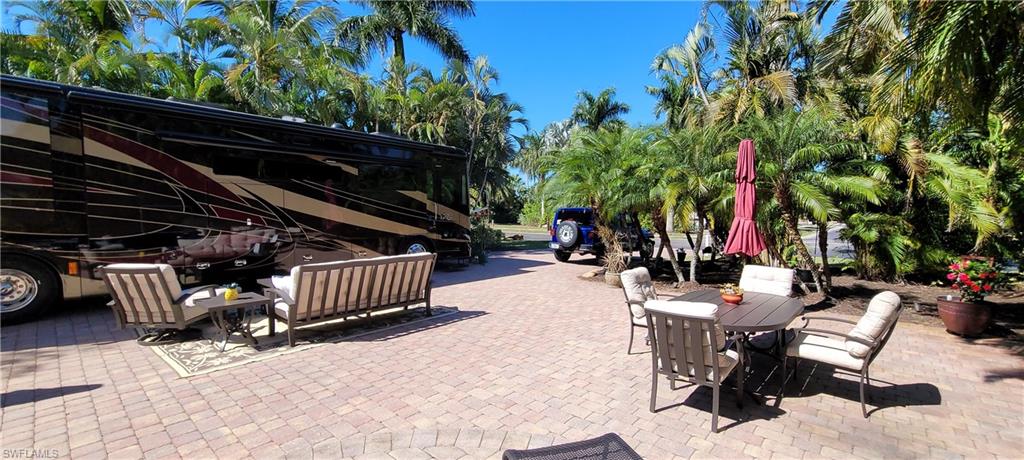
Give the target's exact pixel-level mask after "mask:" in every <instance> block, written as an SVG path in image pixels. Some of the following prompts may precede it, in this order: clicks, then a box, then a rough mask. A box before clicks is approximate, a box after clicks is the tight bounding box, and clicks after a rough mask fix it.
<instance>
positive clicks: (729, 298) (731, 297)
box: [722, 294, 743, 305]
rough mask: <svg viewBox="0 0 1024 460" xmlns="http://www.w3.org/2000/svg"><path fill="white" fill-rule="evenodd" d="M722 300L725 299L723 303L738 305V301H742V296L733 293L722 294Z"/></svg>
mask: <svg viewBox="0 0 1024 460" xmlns="http://www.w3.org/2000/svg"><path fill="white" fill-rule="evenodd" d="M722 300H723V301H725V303H731V304H733V305H739V303H740V302H742V301H743V296H741V295H735V294H722Z"/></svg>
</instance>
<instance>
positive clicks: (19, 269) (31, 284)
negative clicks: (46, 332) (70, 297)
mask: <svg viewBox="0 0 1024 460" xmlns="http://www.w3.org/2000/svg"><path fill="white" fill-rule="evenodd" d="M60 290H61V285H60V279H59V278H58V277H57V274H56V273H54V272H53V270H51V269H50V268H49V267H47V266H46V265H45V264H43V263H41V262H38V261H36V260H33V259H31V258H28V257H24V256H17V255H10V256H5V257H4V260H3V267H0V321H2V322H4V323H8V324H11V323H20V322H24V321H27V320H31V319H36V318H39V316H40V315H42V314H43V313H44V312H45V311H46V310H47V309H48V308H50V306H51V305H52V304H53V303H54V302H56V301H57V299H58V298H59V296H60Z"/></svg>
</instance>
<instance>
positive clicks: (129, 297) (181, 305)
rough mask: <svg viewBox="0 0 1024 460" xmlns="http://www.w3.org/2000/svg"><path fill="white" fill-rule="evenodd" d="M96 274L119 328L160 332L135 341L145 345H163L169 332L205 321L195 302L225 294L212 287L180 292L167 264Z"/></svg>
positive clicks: (118, 267) (124, 266) (120, 267)
mask: <svg viewBox="0 0 1024 460" xmlns="http://www.w3.org/2000/svg"><path fill="white" fill-rule="evenodd" d="M98 272H99V274H100V276H101V277H102V278H103V282H104V283H105V284H106V286H107V292H108V293H110V296H111V297H112V298H113V300H111V301H110V303H108V304H107V306H109V307H110V308H111V310H113V312H114V320H115V322H116V323H117V327H118V328H119V329H125V328H127V327H138V328H151V329H160V331H158V332H155V333H150V334H145V335H142V336H141V337H139V338H138V339H137V341H138V342H139V343H140V344H145V345H152V344H159V343H165V342H166V341H168V340H169V338H170V337H171V333H172V332H174V331H183V330H185V329H187V328H188V327H189V325H191V324H194V323H197V322H199V321H201V320H203V319H204V318H207V317H208V316H209V314H208V312H207V310H206V309H205V308H202V307H198V306H196V305H195V302H196V300H199V299H205V298H209V297H211V296H216V295H220V294H221V293H223V292H224V290H223V289H217V286H215V285H206V286H197V287H194V288H191V289H182V288H181V284H180V283H178V277H177V275H175V273H174V268H173V267H171V266H170V265H167V264H111V265H107V266H105V267H103V268H100V269H99V271H98Z"/></svg>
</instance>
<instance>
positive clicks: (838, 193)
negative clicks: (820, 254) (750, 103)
mask: <svg viewBox="0 0 1024 460" xmlns="http://www.w3.org/2000/svg"><path fill="white" fill-rule="evenodd" d="M741 132H742V133H743V134H744V136H745V137H750V138H752V139H755V142H756V145H757V161H758V164H757V170H758V177H757V188H758V190H759V192H762V194H763V195H766V196H762V197H761V198H759V200H758V202H759V203H772V205H774V206H776V207H777V209H778V215H779V222H780V223H781V225H782V230H783V232H784V238H785V239H786V240H787V242H788V243H789V244H790V245H791V246H792V247H794V248H795V250H796V255H797V258H798V260H799V262H800V265H802V266H803V268H806V269H809V270H811V271H812V273H813V275H814V282H815V286H816V287H817V288H818V292H826V288H827V286H826V285H825V284H824V283H823V280H822V273H821V269H820V267H819V266H818V265H817V263H816V262H815V261H814V259H813V258H812V257H811V254H810V252H808V250H807V246H806V245H805V244H804V242H803V239H802V238H801V236H800V232H799V226H798V221H799V219H800V218H801V217H804V216H806V217H809V218H810V219H812V220H813V221H815V222H828V221H829V219H831V218H834V217H838V215H839V209H838V207H837V205H836V201H835V199H836V197H844V198H849V199H856V200H862V201H865V202H870V203H873V204H879V203H880V199H879V195H878V193H877V189H878V186H879V184H878V181H877V180H876V179H874V178H872V177H867V176H863V175H857V174H843V173H842V172H841V171H836V170H835V169H833V170H829V169H828V168H827V165H828V164H830V163H837V162H842V161H844V159H848V158H849V157H850V156H852V155H853V154H854V153H856V152H857V150H856V148H857V146H858V144H856V143H854V142H849V141H847V140H846V139H843V137H842V136H841V132H840V131H839V130H838V129H837V128H836V127H835V125H834V119H832V118H830V117H829V116H828V115H827V114H825V113H823V112H822V110H821V109H819V108H814V107H807V108H805V109H804V110H801V111H797V110H787V111H786V112H783V113H781V114H779V115H776V116H772V117H763V118H762V117H753V118H750V119H748V121H747V122H746V123H745V124H744V125H743V126H742V127H741ZM759 222H764V221H763V220H760V219H759ZM780 252H781V251H780ZM826 262H827V261H826Z"/></svg>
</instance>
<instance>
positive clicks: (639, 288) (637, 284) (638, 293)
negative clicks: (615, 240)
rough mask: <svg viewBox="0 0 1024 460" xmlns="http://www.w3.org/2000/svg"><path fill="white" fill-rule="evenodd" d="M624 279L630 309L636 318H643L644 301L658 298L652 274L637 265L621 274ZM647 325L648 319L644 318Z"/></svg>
mask: <svg viewBox="0 0 1024 460" xmlns="http://www.w3.org/2000/svg"><path fill="white" fill-rule="evenodd" d="M619 279H620V280H622V290H623V292H625V294H626V302H627V303H629V311H630V313H632V314H633V317H634V318H643V317H644V315H645V314H646V313H645V312H644V307H643V306H642V305H643V303H644V302H646V301H648V300H658V293H657V292H655V290H654V282H653V281H651V274H650V272H648V271H647V269H646V268H644V267H637V268H634V269H632V270H626V271H624V272H622V273H620V274H619ZM643 323H644V324H645V325H646V324H647V320H643Z"/></svg>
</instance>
